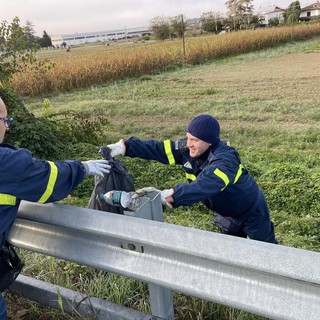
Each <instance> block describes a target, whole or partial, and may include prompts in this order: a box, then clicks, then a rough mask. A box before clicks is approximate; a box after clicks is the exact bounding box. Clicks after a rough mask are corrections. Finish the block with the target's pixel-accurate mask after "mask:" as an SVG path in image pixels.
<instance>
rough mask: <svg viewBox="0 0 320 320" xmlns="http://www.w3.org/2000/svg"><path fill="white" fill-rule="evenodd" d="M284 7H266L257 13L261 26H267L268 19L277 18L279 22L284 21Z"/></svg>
mask: <svg viewBox="0 0 320 320" xmlns="http://www.w3.org/2000/svg"><path fill="white" fill-rule="evenodd" d="M284 11H285V10H284V9H281V8H279V7H277V6H274V7H272V8H270V9H269V10H268V9H266V10H265V11H263V12H260V13H258V17H259V23H260V25H261V26H268V25H269V20H271V19H279V22H280V23H281V22H284V18H283V13H284Z"/></svg>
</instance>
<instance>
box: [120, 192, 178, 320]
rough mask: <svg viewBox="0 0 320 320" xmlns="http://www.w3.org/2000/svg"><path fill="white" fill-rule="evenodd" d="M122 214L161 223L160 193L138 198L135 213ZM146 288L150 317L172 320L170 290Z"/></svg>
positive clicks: (159, 287) (149, 285) (155, 286)
mask: <svg viewBox="0 0 320 320" xmlns="http://www.w3.org/2000/svg"><path fill="white" fill-rule="evenodd" d="M124 214H125V215H130V216H135V217H138V218H143V219H149V220H154V221H160V222H163V221H164V219H163V209H162V203H161V195H160V192H156V191H153V192H149V193H148V195H147V197H142V198H140V205H139V208H138V210H137V211H135V212H132V211H124ZM148 288H149V300H150V306H151V312H152V315H153V316H155V317H157V318H160V319H164V320H174V308H173V298H172V292H171V290H169V289H167V288H163V287H161V286H158V285H154V284H151V283H149V284H148Z"/></svg>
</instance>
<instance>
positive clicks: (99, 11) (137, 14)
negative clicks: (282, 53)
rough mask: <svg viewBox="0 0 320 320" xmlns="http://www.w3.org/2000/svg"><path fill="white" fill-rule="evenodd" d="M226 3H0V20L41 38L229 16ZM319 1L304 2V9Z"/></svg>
mask: <svg viewBox="0 0 320 320" xmlns="http://www.w3.org/2000/svg"><path fill="white" fill-rule="evenodd" d="M293 1H294V0H253V5H254V10H255V12H257V11H261V10H262V9H264V8H266V7H270V6H273V5H277V6H278V7H280V8H284V9H285V8H287V7H288V5H289V4H290V3H291V2H293ZM225 2H226V0H210V1H209V0H208V1H207V0H84V1H79V0H0V20H6V21H7V22H12V20H13V18H14V17H18V18H19V19H20V22H21V25H23V26H24V25H25V23H26V21H27V20H29V21H31V22H32V24H33V25H34V30H35V32H36V35H37V36H42V34H43V31H44V30H45V31H46V32H47V33H48V34H49V35H58V34H70V33H76V32H78V33H80V32H91V31H108V30H114V29H123V28H134V27H142V26H148V25H149V22H150V19H152V18H154V17H157V16H166V17H172V16H176V15H178V14H183V15H184V16H185V17H186V18H198V17H200V16H201V14H202V13H204V12H208V11H213V12H221V13H226V11H227V9H226V6H225ZM314 2H316V0H314V1H312V0H302V1H300V3H301V6H305V5H309V4H312V3H314Z"/></svg>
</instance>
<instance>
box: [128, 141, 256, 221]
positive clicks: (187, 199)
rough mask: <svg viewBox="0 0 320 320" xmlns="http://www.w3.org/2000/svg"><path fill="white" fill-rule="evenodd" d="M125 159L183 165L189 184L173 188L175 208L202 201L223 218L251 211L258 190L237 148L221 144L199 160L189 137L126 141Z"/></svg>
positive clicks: (224, 143)
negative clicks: (133, 158)
mask: <svg viewBox="0 0 320 320" xmlns="http://www.w3.org/2000/svg"><path fill="white" fill-rule="evenodd" d="M125 144H126V156H129V157H139V158H143V159H148V160H157V161H159V162H161V163H164V164H170V165H174V164H178V165H182V166H183V168H184V170H185V172H186V178H187V180H188V182H189V184H186V183H180V184H177V185H175V186H174V191H175V192H174V195H173V199H174V207H178V206H189V205H192V204H194V203H197V202H200V201H202V202H203V203H204V204H205V205H206V206H207V207H208V208H210V209H212V210H214V211H215V212H217V213H219V214H220V215H222V216H229V217H237V216H239V215H241V214H244V213H246V212H251V211H253V210H254V209H255V208H253V206H254V204H255V203H256V199H257V197H258V193H259V187H258V185H257V183H256V182H255V180H254V179H253V177H252V176H251V175H250V174H249V173H248V171H247V170H246V168H245V167H244V166H243V164H242V163H241V160H240V156H239V154H238V152H237V151H236V149H235V148H233V147H231V146H229V145H228V144H227V143H226V142H224V141H220V142H219V143H218V144H217V145H216V146H214V147H213V148H211V149H210V150H208V151H207V152H206V153H205V154H204V155H202V156H201V157H200V158H192V157H190V155H189V149H188V148H187V146H186V138H184V139H181V140H178V141H170V140H166V141H156V140H140V139H138V138H136V137H132V138H130V139H128V140H127V141H126V142H125Z"/></svg>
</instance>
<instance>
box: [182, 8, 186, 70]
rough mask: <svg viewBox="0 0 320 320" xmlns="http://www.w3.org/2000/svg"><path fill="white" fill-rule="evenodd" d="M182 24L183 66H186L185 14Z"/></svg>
mask: <svg viewBox="0 0 320 320" xmlns="http://www.w3.org/2000/svg"><path fill="white" fill-rule="evenodd" d="M181 24H182V45H183V64H185V63H186V42H185V39H184V22H183V14H182V15H181Z"/></svg>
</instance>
